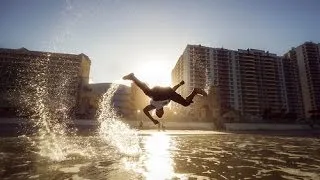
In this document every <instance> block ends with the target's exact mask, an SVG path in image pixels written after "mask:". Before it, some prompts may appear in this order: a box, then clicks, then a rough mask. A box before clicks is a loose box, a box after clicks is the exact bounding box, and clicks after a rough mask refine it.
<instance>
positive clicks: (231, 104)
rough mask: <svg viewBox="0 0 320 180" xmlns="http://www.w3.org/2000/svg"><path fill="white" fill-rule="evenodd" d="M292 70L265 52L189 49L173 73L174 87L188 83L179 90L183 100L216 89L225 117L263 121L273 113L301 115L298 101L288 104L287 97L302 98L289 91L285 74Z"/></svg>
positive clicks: (276, 57) (193, 47)
mask: <svg viewBox="0 0 320 180" xmlns="http://www.w3.org/2000/svg"><path fill="white" fill-rule="evenodd" d="M284 64H285V65H286V66H284ZM284 67H285V68H284ZM290 68H291V66H290V63H289V64H288V62H287V61H286V60H284V59H283V58H282V57H279V56H277V55H276V54H272V53H269V52H265V51H262V50H257V49H247V50H241V49H239V50H238V51H234V50H228V49H224V48H211V47H205V46H201V45H187V47H186V49H185V50H184V52H183V54H182V55H181V56H180V58H179V60H178V62H177V63H176V66H175V67H174V69H173V70H172V81H173V82H172V83H173V84H176V83H178V82H179V81H180V80H184V81H185V82H186V84H185V86H182V87H180V88H179V89H178V91H180V93H182V94H183V95H184V96H186V95H187V94H189V93H190V92H191V91H192V89H193V88H195V87H197V88H206V87H210V86H214V87H215V88H216V89H217V90H218V91H217V92H219V95H218V96H219V99H220V100H219V102H220V107H219V109H221V112H222V113H223V112H225V111H227V110H230V109H233V110H237V111H239V112H241V113H242V114H250V115H256V116H260V117H261V116H262V115H263V113H264V112H265V111H267V110H269V111H270V110H271V109H272V112H274V113H276V112H281V111H286V112H288V111H289V110H292V111H299V112H300V113H301V112H302V111H301V108H302V107H301V106H300V105H299V104H296V105H293V104H294V102H298V101H299V100H292V101H290V100H288V95H290V96H293V97H290V98H295V97H297V96H298V95H297V94H299V91H298V90H296V91H294V90H293V91H292V90H291V91H289V92H288V91H287V86H288V85H289V84H290V83H289V81H288V82H286V79H288V77H287V76H288V75H287V74H286V73H288V72H292V69H290ZM295 77H296V76H293V77H291V76H290V78H295ZM285 78H286V79H285ZM294 80H295V79H292V81H293V82H295V81H294ZM294 95H296V96H294ZM290 98H289V99H290ZM289 107H290V109H289Z"/></svg>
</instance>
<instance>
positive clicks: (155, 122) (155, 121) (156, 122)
mask: <svg viewBox="0 0 320 180" xmlns="http://www.w3.org/2000/svg"><path fill="white" fill-rule="evenodd" d="M151 121H152V122H153V123H154V124H155V125H157V124H159V121H157V120H151Z"/></svg>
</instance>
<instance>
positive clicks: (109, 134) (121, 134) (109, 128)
mask: <svg viewBox="0 0 320 180" xmlns="http://www.w3.org/2000/svg"><path fill="white" fill-rule="evenodd" d="M118 87H119V85H117V84H112V85H111V87H110V88H109V89H108V91H107V92H106V93H105V94H104V95H103V96H102V99H101V102H100V106H99V111H98V116H97V120H98V122H99V124H100V127H99V130H98V134H99V136H100V138H101V139H103V140H104V141H106V142H107V143H110V145H112V146H113V147H115V148H117V150H118V151H119V152H120V153H124V154H127V155H136V154H138V153H140V151H141V149H140V146H139V137H138V133H137V131H136V130H134V129H131V128H130V127H129V125H127V124H125V123H123V122H122V121H120V118H119V117H118V116H117V115H116V112H115V110H114V108H113V106H112V97H113V95H114V94H115V92H116V91H117V89H118Z"/></svg>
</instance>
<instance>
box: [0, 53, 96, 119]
mask: <svg viewBox="0 0 320 180" xmlns="http://www.w3.org/2000/svg"><path fill="white" fill-rule="evenodd" d="M90 64H91V61H90V59H89V58H88V56H86V55H84V54H79V55H75V54H63V53H52V52H39V51H29V50H27V49H25V48H21V49H0V106H1V107H0V111H1V113H0V114H1V115H2V116H16V115H17V114H15V113H16V112H17V111H23V110H22V108H25V107H21V102H22V101H23V102H24V103H30V104H31V105H30V107H29V109H28V110H26V111H29V112H31V113H32V111H37V110H36V109H32V108H34V107H33V106H32V103H34V102H35V101H41V102H44V103H47V105H48V106H51V107H52V108H51V109H63V108H65V107H60V106H66V107H68V108H69V109H68V113H70V115H74V114H75V112H76V111H78V110H80V109H81V108H80V106H81V101H82V95H81V92H82V90H83V89H85V87H86V86H87V84H88V81H89V71H90ZM38 111H39V110H38Z"/></svg>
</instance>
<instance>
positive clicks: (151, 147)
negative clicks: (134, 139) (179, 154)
mask: <svg viewBox="0 0 320 180" xmlns="http://www.w3.org/2000/svg"><path fill="white" fill-rule="evenodd" d="M171 146H173V143H172V140H171V138H170V136H168V135H166V134H164V133H157V134H153V135H151V136H150V137H148V138H147V140H146V146H145V148H146V152H147V153H148V159H147V160H146V162H145V166H146V168H147V171H148V173H147V174H146V179H150V180H151V179H152V180H155V179H171V178H172V177H173V176H174V169H173V160H172V157H171V154H170V151H169V149H170V148H172V147H171Z"/></svg>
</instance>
